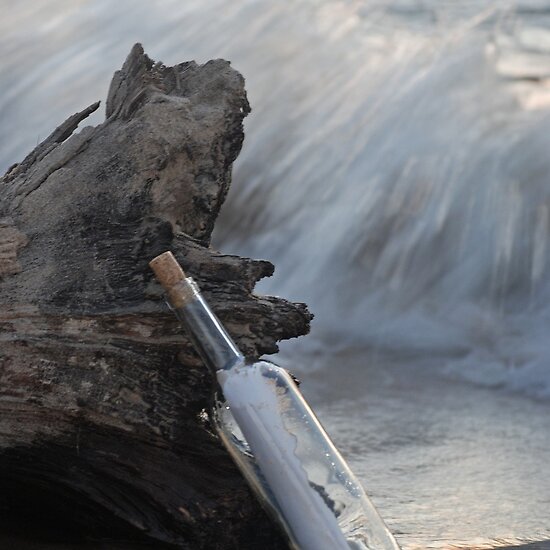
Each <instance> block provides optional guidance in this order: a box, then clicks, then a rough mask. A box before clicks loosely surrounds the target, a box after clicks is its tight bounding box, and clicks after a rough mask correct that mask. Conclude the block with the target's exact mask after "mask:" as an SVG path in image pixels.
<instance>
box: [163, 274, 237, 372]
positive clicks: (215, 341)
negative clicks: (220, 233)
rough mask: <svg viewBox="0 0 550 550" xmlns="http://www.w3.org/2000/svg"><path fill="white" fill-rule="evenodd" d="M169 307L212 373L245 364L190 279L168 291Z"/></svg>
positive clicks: (233, 343) (229, 337)
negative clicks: (241, 363) (236, 364)
mask: <svg viewBox="0 0 550 550" xmlns="http://www.w3.org/2000/svg"><path fill="white" fill-rule="evenodd" d="M168 304H169V305H170V307H171V308H172V309H173V310H174V312H175V314H176V316H177V318H178V319H179V320H180V321H181V323H182V324H183V325H184V326H185V328H186V329H187V332H188V334H189V336H190V338H191V340H192V342H193V344H194V346H195V349H196V350H197V351H198V352H199V354H200V356H201V358H202V360H203V361H204V362H205V363H206V365H207V367H208V368H209V369H210V370H211V371H212V372H216V371H218V370H220V369H230V368H231V367H232V366H233V365H234V364H235V363H237V362H242V361H244V357H243V355H242V354H241V352H240V351H239V349H238V348H237V346H236V344H235V342H233V340H232V339H231V336H229V334H227V332H226V330H225V329H224V328H223V326H222V324H221V323H220V321H219V319H218V318H217V317H216V315H215V314H214V313H213V312H212V310H211V309H210V307H209V306H208V304H207V303H206V302H205V300H204V298H203V297H202V295H201V294H200V291H199V289H198V287H197V285H196V284H195V282H194V281H193V280H192V279H191V278H185V279H184V280H182V281H180V282H179V283H177V284H176V285H174V286H173V287H172V288H171V289H170V292H169V293H168Z"/></svg>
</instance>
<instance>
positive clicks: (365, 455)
mask: <svg viewBox="0 0 550 550" xmlns="http://www.w3.org/2000/svg"><path fill="white" fill-rule="evenodd" d="M495 4H497V3H495V2H489V1H486V2H484V1H482V0H478V1H473V0H470V1H461V2H459V1H455V2H451V1H441V0H439V1H437V0H431V1H423V2H420V1H404V0H400V1H393V2H389V1H384V0H378V1H368V0H355V1H354V0H304V1H303V2H299V3H298V2H290V1H287V0H283V1H277V2H268V1H253V0H243V1H240V2H227V1H222V0H207V1H200V2H199V1H197V0H193V1H188V2H181V1H176V0H162V1H158V2H154V3H153V2H130V1H129V0H123V1H119V2H116V3H115V2H109V1H107V0H94V1H91V0H80V1H78V2H74V1H71V2H69V1H68V0H55V1H54V0H43V1H41V2H31V1H30V0H25V1H20V2H17V3H13V2H7V0H3V1H0V7H1V8H2V11H3V18H2V20H1V21H0V29H1V31H2V32H0V48H1V51H2V53H3V61H2V63H1V64H0V82H1V85H2V95H1V96H0V121H1V126H0V145H1V147H0V168H4V169H5V168H7V167H8V166H9V164H11V163H12V162H15V161H17V160H20V159H21V158H22V157H23V156H24V155H25V153H26V152H27V151H28V150H29V149H30V148H31V147H33V146H34V145H35V144H36V142H37V141H39V140H40V139H43V138H44V137H45V136H46V135H47V134H48V133H49V132H50V131H51V130H52V129H53V127H54V126H55V125H56V124H57V123H59V122H60V121H62V120H63V119H64V118H66V116H68V115H69V114H72V113H73V112H75V111H77V110H80V109H81V108H83V107H84V106H85V105H88V104H90V103H92V102H93V101H95V100H97V99H99V98H103V97H104V96H105V93H106V89H107V86H108V82H109V79H110V76H111V74H112V72H113V71H114V70H115V69H117V68H118V67H119V66H120V64H121V62H122V60H123V59H124V57H125V56H126V54H127V53H128V51H129V49H130V47H131V45H132V44H133V43H134V42H136V41H141V42H143V43H144V46H145V49H146V51H147V52H148V53H149V54H150V55H151V56H152V57H154V58H156V59H162V60H163V61H164V62H166V63H167V64H172V63H176V62H180V61H183V60H187V59H197V60H198V61H199V62H200V61H206V60H207V59H210V58H212V57H224V58H227V59H230V60H231V61H232V62H233V65H234V66H235V67H236V68H237V69H238V70H240V71H241V72H242V73H243V74H244V75H245V77H246V79H247V89H248V91H249V97H250V101H251V104H252V107H253V113H252V114H251V115H250V117H249V118H248V119H247V123H246V132H247V138H246V142H245V146H244V148H243V151H242V154H241V156H240V158H239V160H238V162H237V164H236V167H235V173H234V184H233V188H232V191H231V193H230V196H229V199H228V203H227V204H226V206H225V208H224V211H223V215H222V218H221V220H220V223H219V225H218V228H217V230H216V235H215V243H216V245H217V246H218V247H220V248H222V249H223V250H224V251H226V252H235V253H240V254H246V255H250V256H253V257H265V258H268V259H270V260H272V261H274V263H276V265H277V272H276V276H275V277H274V278H273V279H272V280H269V281H266V282H264V283H263V284H262V285H261V286H260V289H261V291H264V292H270V293H276V294H280V295H283V296H287V297H290V298H292V299H295V300H300V301H306V302H307V303H308V304H309V305H310V307H311V309H312V311H314V313H315V314H316V320H315V322H314V325H313V332H312V335H311V336H309V337H307V338H306V339H302V341H301V342H300V341H298V342H296V343H289V344H288V345H286V346H285V347H284V354H283V356H282V357H281V360H282V361H283V362H285V364H286V365H287V366H289V367H290V368H292V369H293V370H295V371H298V373H299V374H300V375H301V376H302V377H303V378H304V380H305V382H304V391H305V392H306V393H307V394H308V396H309V397H310V398H311V400H312V401H313V402H314V403H315V404H316V408H317V409H318V411H319V413H320V415H321V417H322V419H323V421H324V423H325V424H326V425H327V427H328V428H329V431H330V432H331V433H332V434H333V435H334V438H335V440H336V441H337V443H338V444H339V445H340V446H341V448H342V449H343V450H344V452H345V454H347V456H349V457H350V460H351V462H352V465H353V466H354V468H355V470H356V471H357V472H358V474H359V475H360V476H361V477H362V478H363V479H364V480H365V483H366V486H367V489H368V491H369V492H370V494H371V495H372V497H373V500H374V502H375V503H376V504H377V505H378V506H379V508H380V511H381V513H382V515H383V516H384V518H385V519H386V520H387V522H388V524H389V525H390V526H391V527H392V528H393V529H394V530H395V532H396V533H397V534H398V536H399V538H400V541H401V543H402V544H403V546H405V547H406V548H427V547H433V548H443V547H449V546H450V545H451V544H459V543H464V544H467V545H468V544H469V545H470V546H471V545H473V544H476V545H483V544H488V545H490V546H491V545H493V546H496V545H497V542H498V541H499V540H506V542H507V543H509V542H510V541H512V542H513V541H518V542H519V541H523V540H544V539H550V519H549V517H548V513H547V510H548V508H549V497H548V494H550V422H548V420H547V419H548V413H549V412H550V405H549V400H548V397H549V396H550V368H549V366H548V362H549V358H550V338H548V327H549V325H550V309H549V307H548V305H547V304H548V298H549V294H550V287H549V277H548V274H549V273H548V272H549V267H550V266H549V249H548V247H549V242H548V233H549V223H550V221H549V217H550V212H549V209H550V182H549V181H548V180H549V174H550V155H549V154H548V138H547V135H548V128H549V126H550V118H549V113H550V110H549V108H550V56H549V53H550V1H548V0H544V1H535V0H532V1H517V2H512V1H509V2H502V3H498V5H497V6H496V7H495ZM98 121H99V117H96V118H95V119H93V120H92V122H98ZM350 350H351V351H350ZM296 363H298V366H295V364H296ZM313 380H316V381H315V382H313ZM533 398H535V399H537V400H538V401H534V400H533ZM549 546H550V545H549Z"/></svg>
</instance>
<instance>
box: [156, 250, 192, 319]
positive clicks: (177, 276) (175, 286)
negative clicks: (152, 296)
mask: <svg viewBox="0 0 550 550" xmlns="http://www.w3.org/2000/svg"><path fill="white" fill-rule="evenodd" d="M149 266H150V268H151V269H152V270H153V272H154V273H155V276H156V278H157V280H158V282H159V283H160V284H161V285H162V287H163V288H164V290H165V291H166V295H167V298H168V302H169V304H170V305H171V306H172V307H174V308H176V309H178V308H181V307H184V306H185V305H186V304H188V303H189V302H191V301H192V300H194V299H196V297H197V296H198V294H199V289H198V287H197V286H196V285H195V284H194V283H193V281H192V280H191V279H188V278H187V276H186V275H185V272H184V271H183V269H182V268H181V266H180V264H179V263H178V261H177V260H176V258H175V257H174V255H173V254H172V252H170V251H168V252H164V253H163V254H161V255H160V256H157V257H156V258H153V259H152V260H151V261H150V262H149Z"/></svg>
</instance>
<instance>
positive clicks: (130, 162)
mask: <svg viewBox="0 0 550 550" xmlns="http://www.w3.org/2000/svg"><path fill="white" fill-rule="evenodd" d="M97 107H98V104H94V105H91V106H90V107H88V108H87V109H84V110H83V111H82V112H81V113H77V114H75V115H73V116H72V117H70V118H69V119H68V120H67V121H66V122H65V123H63V124H62V125H61V126H60V127H59V128H58V129H56V130H55V131H54V132H53V133H52V135H51V136H50V137H48V138H47V139H46V140H45V141H44V142H43V143H41V144H40V145H39V146H38V147H37V148H36V149H35V150H34V151H33V152H31V153H30V154H29V155H28V156H27V157H26V158H25V159H24V160H23V161H22V162H21V163H20V164H17V165H14V166H13V167H12V168H11V169H10V170H9V172H8V173H7V174H6V175H5V176H4V177H3V178H2V180H0V190H1V194H0V517H1V518H3V519H0V531H1V530H4V531H6V530H9V529H14V528H15V527H17V526H18V525H30V526H33V528H36V530H37V532H38V531H40V532H42V533H43V534H44V535H45V536H46V535H47V536H48V537H49V538H52V537H53V539H58V540H65V539H64V538H63V537H64V536H65V538H66V537H69V538H71V537H73V538H75V537H76V538H77V539H79V540H80V538H82V537H88V538H89V537H91V538H94V537H95V538H97V539H102V538H109V537H110V538H111V539H121V540H122V539H130V540H132V541H134V542H133V544H136V545H137V544H138V541H142V542H143V541H144V542H145V543H146V542H147V541H156V542H153V543H152V544H153V547H160V546H159V545H160V544H161V543H167V544H170V545H174V546H175V547H178V548H192V549H200V548H209V549H217V548H219V549H225V548H260V547H261V548H264V549H266V550H268V549H271V548H281V547H284V544H283V542H282V541H281V539H280V538H279V536H278V534H277V532H276V531H275V530H274V528H273V527H272V525H271V523H270V522H269V521H268V520H267V518H266V517H265V516H264V514H263V513H262V512H261V511H259V510H258V506H257V504H256V503H255V501H254V499H253V498H252V497H251V495H250V493H249V491H248V489H247V487H246V486H245V483H244V481H243V480H242V478H241V477H240V475H239V474H238V472H237V471H236V469H235V467H234V466H233V464H232V462H231V461H230V459H229V457H228V455H227V454H226V453H225V451H224V450H223V448H222V447H221V446H220V444H219V442H218V440H217V438H216V437H215V435H214V434H213V433H212V430H211V428H210V426H209V423H208V419H207V418H205V416H204V414H201V412H202V411H203V410H205V409H206V410H207V409H208V405H209V399H210V392H211V388H212V381H211V379H210V378H209V375H208V373H207V372H206V369H204V368H203V367H202V365H201V363H200V360H199V359H198V357H197V355H196V354H195V352H194V351H193V349H192V347H191V345H190V343H189V342H188V341H187V339H186V338H185V336H184V335H183V334H182V332H181V329H180V327H179V326H178V325H177V324H176V322H175V319H174V318H173V316H172V314H171V313H170V312H169V311H168V310H167V307H166V306H165V305H164V302H163V300H162V298H161V293H160V287H159V286H158V285H157V284H156V283H155V282H154V281H153V276H152V273H151V272H150V270H149V268H148V266H147V263H148V262H149V260H151V258H153V257H154V256H155V255H157V254H159V253H161V252H163V251H165V250H168V249H170V250H172V251H173V252H174V254H175V255H176V256H177V258H178V259H179V260H180V262H181V264H182V265H183V267H184V268H185V269H186V271H187V272H188V273H189V274H190V275H191V276H193V277H194V278H195V279H196V280H197V281H198V283H199V284H200V285H201V287H202V288H203V290H204V294H205V296H206V298H207V299H208V300H209V301H210V303H211V305H212V306H213V309H214V310H215V311H216V312H217V313H218V315H219V316H220V318H221V319H222V320H223V321H224V323H225V325H226V327H227V328H228V330H229V332H230V333H231V334H232V336H233V337H234V338H235V339H236V341H237V342H238V344H239V345H240V346H241V348H242V349H243V351H245V352H246V354H248V355H249V356H259V355H261V354H264V353H272V352H274V351H276V349H277V345H276V343H277V341H278V340H280V339H283V338H291V337H294V336H298V335H301V334H304V333H306V332H307V330H308V323H309V320H310V315H309V313H308V312H307V310H306V308H305V306H304V305H303V304H293V303H290V302H287V301H285V300H283V299H280V298H273V297H265V296H256V295H254V294H253V293H252V291H253V288H254V285H255V283H256V282H257V281H258V280H259V279H260V278H262V277H265V276H269V275H270V274H271V273H272V271H273V266H272V265H271V264H270V263H269V262H266V261H258V260H251V259H248V258H240V257H237V256H229V255H224V254H220V253H219V252H216V251H214V250H212V249H211V248H210V247H209V239H210V234H211V232H212V229H213V226H214V222H215V220H216V216H217V214H218V212H219V210H220V208H221V206H222V204H223V201H224V198H225V196H226V194H227V191H228V189H229V185H230V181H231V167H232V163H233V161H234V160H235V158H236V157H237V155H238V153H239V151H240V148H241V144H242V141H243V137H244V134H243V127H242V121H243V118H244V117H245V116H246V114H247V113H248V112H249V110H250V109H249V105H248V102H247V98H246V93H245V89H244V81H243V78H242V77H241V75H240V74H239V73H237V72H236V71H234V70H233V69H232V68H231V67H230V65H229V63H227V62H226V61H223V60H215V61H210V62H208V63H206V64H204V65H197V64H195V63H194V62H189V63H182V64H180V65H177V66H175V67H166V66H164V65H162V64H160V63H155V62H153V61H152V60H151V59H149V57H147V55H145V53H144V52H143V50H142V48H141V46H140V45H136V46H134V48H133V49H132V51H131V53H130V55H129V57H128V59H127V60H126V62H125V63H124V66H123V67H122V69H121V70H120V71H117V73H116V74H115V76H114V78H113V81H112V84H111V89H110V91H109V94H108V99H107V109H106V114H107V118H106V120H105V122H103V123H102V124H100V125H99V126H96V127H87V128H83V129H82V130H80V132H78V133H74V131H75V129H76V127H77V125H78V124H79V123H80V122H81V121H82V120H83V119H85V117H86V116H88V115H89V114H90V113H91V112H93V111H94V110H95V109H97ZM14 526H15V527H14ZM56 526H57V527H61V526H64V531H62V532H61V534H60V535H59V536H57V535H56V532H57V531H56ZM52 529H53V530H52ZM113 544H114V543H113ZM136 547H137V546H136Z"/></svg>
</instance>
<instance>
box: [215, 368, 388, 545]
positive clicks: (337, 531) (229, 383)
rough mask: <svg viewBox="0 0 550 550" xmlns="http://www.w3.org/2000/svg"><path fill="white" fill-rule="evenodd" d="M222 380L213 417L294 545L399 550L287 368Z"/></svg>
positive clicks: (244, 371) (236, 371)
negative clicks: (312, 536)
mask: <svg viewBox="0 0 550 550" xmlns="http://www.w3.org/2000/svg"><path fill="white" fill-rule="evenodd" d="M217 378H218V382H219V384H220V387H221V389H222V391H223V395H222V394H219V395H218V399H217V402H216V403H215V405H214V410H213V413H212V416H213V421H214V424H215V426H216V429H217V431H218V433H219V435H220V437H221V439H222V441H223V443H224V445H225V446H226V448H227V449H228V451H229V452H230V454H231V455H232V457H233V459H234V460H235V462H236V463H237V465H238V467H239V468H240V469H241V471H242V472H243V474H244V476H245V477H246V479H247V481H248V483H249V484H250V485H251V486H252V488H253V489H254V491H255V492H256V494H257V495H258V497H259V499H260V500H261V502H262V504H263V506H264V507H265V508H266V510H267V511H268V513H270V514H271V515H272V516H274V517H275V519H277V520H278V521H279V522H280V523H281V524H282V525H283V526H284V528H285V531H286V534H287V537H288V538H289V540H290V542H291V544H292V546H293V547H294V548H298V549H304V550H306V549H307V550H309V549H311V550H315V549H318V548H327V549H328V548H330V549H339V548H345V549H346V550H347V549H349V548H352V549H354V550H396V549H398V545H397V543H396V541H395V539H394V538H393V536H392V535H391V533H390V532H389V530H388V529H387V527H386V526H385V524H384V522H383V521H382V519H381V518H380V516H379V515H378V513H377V512H376V510H375V508H374V506H373V505H372V503H371V502H370V500H369V498H368V497H367V495H366V494H365V492H364V490H363V488H362V486H361V484H360V483H359V481H358V480H357V479H356V477H355V476H354V474H353V473H352V472H351V470H350V468H349V467H348V466H347V464H346V462H345V461H344V459H343V458H342V456H341V455H340V453H339V452H338V450H337V449H336V448H335V446H334V444H333V443H332V442H331V440H330V438H329V436H328V435H327V433H326V432H325V430H324V429H323V427H322V426H321V424H320V423H319V421H318V419H317V418H316V417H315V414H314V413H313V411H312V410H311V408H310V407H309V405H308V404H307V403H306V401H305V400H304V398H303V396H302V395H301V393H300V391H299V389H298V388H297V386H296V384H295V382H294V381H293V380H292V378H291V377H290V375H289V374H288V373H287V372H286V371H285V370H284V369H282V368H280V367H278V366H276V365H274V364H272V363H268V362H265V361H259V362H256V363H253V364H250V365H244V364H241V365H236V366H234V367H233V368H232V369H230V370H229V371H220V372H219V374H218V376H217ZM224 398H225V400H223V399H224ZM258 433H259V434H260V436H259V437H258V435H257V434H258ZM304 495H305V496H304ZM320 522H322V523H323V526H324V529H323V530H322V531H321V529H320V526H319V524H320ZM312 531H315V533H314V536H315V538H314V539H312V538H311V534H312Z"/></svg>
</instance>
